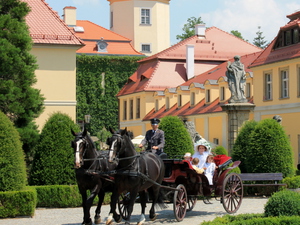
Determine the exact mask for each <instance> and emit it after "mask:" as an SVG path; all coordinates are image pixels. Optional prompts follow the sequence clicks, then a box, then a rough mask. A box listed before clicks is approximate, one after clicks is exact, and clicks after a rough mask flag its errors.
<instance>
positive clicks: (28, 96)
mask: <svg viewBox="0 0 300 225" xmlns="http://www.w3.org/2000/svg"><path fill="white" fill-rule="evenodd" d="M28 12H29V7H28V6H27V4H26V3H25V2H22V1H20V0H6V1H0V80H1V82H0V111H2V112H3V113H4V114H5V115H7V116H8V117H9V119H10V120H11V121H12V122H13V123H14V125H15V126H16V127H17V128H18V130H19V131H20V134H21V135H22V136H21V139H22V141H23V143H24V145H26V144H27V145H26V146H27V147H28V148H30V147H32V140H36V139H37V134H38V132H37V127H36V126H35V125H34V124H33V120H34V119H35V118H37V117H38V116H39V115H40V114H41V113H42V111H43V108H44V106H43V101H44V98H43V96H42V95H41V93H40V90H38V89H35V88H33V87H32V86H33V85H34V84H35V83H36V77H35V73H34V72H35V70H36V68H37V65H36V59H35V58H34V56H33V55H31V54H30V50H31V48H32V40H31V38H30V35H29V31H28V27H27V25H26V22H25V16H26V15H27V14H28ZM21 129H35V130H36V131H35V132H31V135H28V134H26V133H27V132H24V131H23V132H22V131H21ZM25 134H26V135H25ZM33 136H34V137H33ZM27 150H28V149H27ZM27 150H25V151H27Z"/></svg>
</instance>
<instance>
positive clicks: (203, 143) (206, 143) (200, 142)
mask: <svg viewBox="0 0 300 225" xmlns="http://www.w3.org/2000/svg"><path fill="white" fill-rule="evenodd" d="M199 145H203V146H204V147H206V149H207V151H208V152H210V150H211V147H210V144H209V143H208V141H206V140H205V139H204V138H201V139H200V140H198V141H197V142H196V143H195V144H194V147H195V152H197V151H198V146H199Z"/></svg>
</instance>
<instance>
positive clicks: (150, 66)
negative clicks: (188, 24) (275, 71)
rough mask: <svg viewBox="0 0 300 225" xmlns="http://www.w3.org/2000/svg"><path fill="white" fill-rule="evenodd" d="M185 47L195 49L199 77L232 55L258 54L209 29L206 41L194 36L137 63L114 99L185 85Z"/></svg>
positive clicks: (225, 35)
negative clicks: (190, 45) (134, 69)
mask: <svg viewBox="0 0 300 225" xmlns="http://www.w3.org/2000/svg"><path fill="white" fill-rule="evenodd" d="M187 44H193V45H194V48H195V74H202V73H203V72H205V71H208V70H210V69H212V68H214V67H215V66H217V65H219V64H220V63H222V62H224V61H227V60H228V59H230V58H233V56H235V55H244V54H249V53H253V52H258V51H261V49H260V48H258V47H256V46H254V45H252V44H249V43H248V42H245V41H243V40H242V39H240V38H237V37H235V36H234V35H231V34H228V33H226V32H224V31H222V30H220V29H218V28H216V27H211V28H209V29H207V30H206V39H199V38H198V37H197V36H196V35H195V36H192V37H190V38H187V39H185V40H183V41H182V42H180V43H178V44H176V45H173V46H172V47H170V48H168V49H166V50H164V51H162V52H159V53H157V54H155V55H153V56H149V57H146V58H144V59H142V60H140V61H139V63H140V66H139V68H138V69H137V71H136V72H135V73H134V74H133V75H132V76H131V77H130V80H131V82H128V83H127V84H125V85H124V86H123V88H122V89H121V91H120V92H119V93H118V95H117V96H122V95H127V94H132V93H136V92H140V91H163V90H165V89H166V88H170V87H177V86H179V85H181V84H183V83H185V82H186V81H187V76H186V45H187ZM144 77H145V78H147V79H146V80H145V79H144Z"/></svg>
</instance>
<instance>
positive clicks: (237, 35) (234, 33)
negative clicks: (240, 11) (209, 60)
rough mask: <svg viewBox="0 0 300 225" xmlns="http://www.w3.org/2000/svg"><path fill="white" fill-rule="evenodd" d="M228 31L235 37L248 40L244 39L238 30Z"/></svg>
mask: <svg viewBox="0 0 300 225" xmlns="http://www.w3.org/2000/svg"><path fill="white" fill-rule="evenodd" d="M230 33H231V34H232V35H234V36H236V37H238V38H240V39H242V40H244V41H248V40H245V39H244V38H243V36H242V34H241V33H240V32H239V31H237V30H232V31H230Z"/></svg>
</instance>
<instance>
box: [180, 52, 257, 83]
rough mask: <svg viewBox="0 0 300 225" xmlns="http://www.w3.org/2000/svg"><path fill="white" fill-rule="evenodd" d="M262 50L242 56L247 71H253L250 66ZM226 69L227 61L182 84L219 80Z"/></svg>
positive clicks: (224, 74) (241, 59)
mask: <svg viewBox="0 0 300 225" xmlns="http://www.w3.org/2000/svg"><path fill="white" fill-rule="evenodd" d="M261 52H262V50H261V51H259V52H255V53H252V54H247V55H243V56H241V58H240V61H241V63H243V64H244V68H245V72H251V70H250V69H249V68H248V67H249V65H250V64H251V63H252V62H253V61H254V60H255V59H256V58H257V57H258V56H259V55H260V53H261ZM229 61H231V62H233V61H234V59H233V58H231V59H229ZM226 71H227V62H224V63H222V64H220V65H219V66H216V67H214V68H213V69H211V70H209V71H207V72H205V73H202V74H200V75H198V76H195V77H194V78H192V79H190V80H188V81H187V82H185V83H183V84H181V86H189V85H191V84H192V83H200V84H204V82H205V81H206V80H218V79H219V78H220V77H221V76H226Z"/></svg>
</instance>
